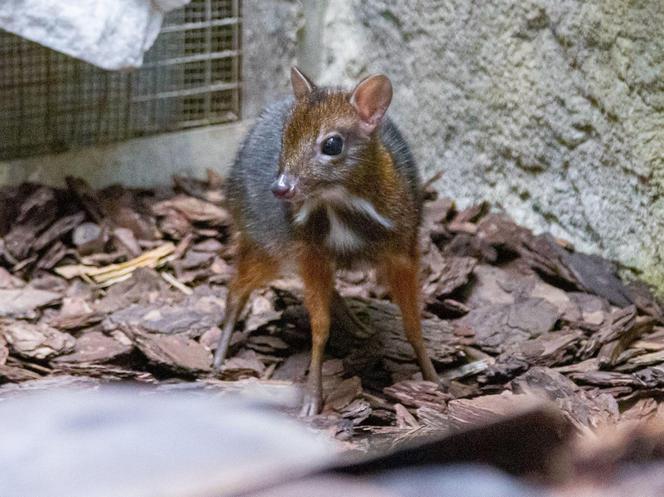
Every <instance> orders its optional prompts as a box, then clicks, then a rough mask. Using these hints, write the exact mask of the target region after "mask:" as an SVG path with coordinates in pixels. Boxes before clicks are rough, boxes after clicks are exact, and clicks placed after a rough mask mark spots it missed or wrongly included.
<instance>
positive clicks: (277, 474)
mask: <svg viewBox="0 0 664 497" xmlns="http://www.w3.org/2000/svg"><path fill="white" fill-rule="evenodd" d="M0 426H1V427H2V428H1V429H0V432H1V438H2V444H0V495H2V497H28V496H30V497H40V496H44V497H46V496H49V497H79V496H80V497H102V496H111V495H114V496H120V495H122V496H123V497H147V496H151V497H166V496H169V497H170V496H173V497H189V496H192V497H193V496H196V497H204V496H210V497H212V496H220V495H236V494H237V492H238V490H244V489H246V488H248V487H249V488H250V487H251V486H254V487H256V486H262V485H264V484H266V483H269V482H272V481H275V480H277V481H280V480H281V479H283V478H284V475H285V474H288V475H289V477H297V476H301V475H303V474H305V473H309V472H311V471H312V470H314V469H318V468H320V467H321V466H323V464H325V463H329V462H330V461H331V459H332V457H334V455H335V450H334V449H333V447H332V446H331V444H330V443H328V442H326V441H325V440H323V439H322V438H321V437H320V436H316V435H313V434H312V433H311V432H309V431H308V430H307V429H305V428H304V427H302V426H300V425H298V424H297V423H296V422H295V421H293V420H290V419H287V418H286V417H285V416H284V415H280V414H278V413H276V412H270V410H269V409H268V408H267V407H264V406H263V407H260V406H259V405H257V403H256V402H252V401H248V400H246V399H245V400H242V399H239V398H238V399H235V400H229V399H228V398H224V399H220V398H219V397H218V396H216V395H215V394H214V393H213V392H209V391H205V392H203V393H202V394H201V393H199V394H196V393H193V392H181V391H173V392H159V391H151V390H148V389H145V388H131V387H126V388H101V389H100V390H79V391H74V390H69V391H66V390H55V391H54V390H52V391H42V392H34V393H28V394H23V395H21V394H18V395H16V396H14V397H12V398H10V399H7V400H5V401H3V402H1V403H0Z"/></svg>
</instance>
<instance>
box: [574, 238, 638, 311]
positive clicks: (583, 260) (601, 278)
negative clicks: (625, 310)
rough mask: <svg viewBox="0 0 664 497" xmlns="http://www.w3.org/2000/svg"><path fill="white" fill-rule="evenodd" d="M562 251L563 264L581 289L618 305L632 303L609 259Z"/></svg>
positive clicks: (625, 305)
mask: <svg viewBox="0 0 664 497" xmlns="http://www.w3.org/2000/svg"><path fill="white" fill-rule="evenodd" d="M562 253H563V257H562V259H563V262H564V264H565V265H566V266H567V267H568V268H569V270H570V272H571V273H572V274H573V275H574V278H575V279H576V281H577V282H578V283H577V284H578V285H579V286H580V287H581V288H582V289H584V290H585V291H587V292H588V293H594V294H595V295H599V296H600V297H604V298H606V299H607V300H608V301H609V302H611V303H612V304H613V305H616V306H618V307H627V306H629V305H631V304H632V299H631V295H630V291H629V289H628V288H627V287H626V286H625V285H624V284H623V282H622V281H620V279H619V278H618V276H616V270H615V268H614V267H613V266H612V264H611V263H609V261H607V260H606V259H604V258H602V257H600V256H598V255H594V254H593V255H588V254H582V253H579V252H571V253H570V252H567V251H563V252H562Z"/></svg>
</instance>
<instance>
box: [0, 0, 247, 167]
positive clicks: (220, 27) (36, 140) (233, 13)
mask: <svg viewBox="0 0 664 497" xmlns="http://www.w3.org/2000/svg"><path fill="white" fill-rule="evenodd" d="M240 28H241V1H240V0H192V1H191V3H190V4H189V5H188V6H186V7H185V8H183V9H178V10H175V11H173V12H171V13H169V14H168V15H167V16H166V19H165V20H164V25H163V27H162V30H161V33H160V35H159V37H158V38H157V40H156V42H155V44H154V46H153V47H152V48H151V49H150V50H149V51H148V52H147V53H146V55H145V63H144V65H143V67H141V68H140V69H138V70H136V71H132V72H125V73H122V72H107V71H103V70H101V69H98V68H96V67H94V66H91V65H89V64H86V63H84V62H81V61H79V60H76V59H73V58H71V57H68V56H66V55H63V54H60V53H58V52H55V51H53V50H49V49H48V48H45V47H42V46H41V45H38V44H36V43H32V42H30V41H27V40H24V39H22V38H19V37H17V36H14V35H12V34H10V33H7V32H4V31H0V159H9V158H15V157H22V156H28V155H36V154H42V153H48V152H57V151H63V150H67V149H69V148H72V147H77V146H85V145H94V144H101V143H109V142H113V141H118V140H124V139H127V138H132V137H137V136H144V135H148V134H154V133H160V132H165V131H173V130H178V129H184V128H190V127H194V126H203V125H209V124H217V123H222V122H228V121H234V120H237V119H239V117H240V53H241V46H240V42H241V36H240Z"/></svg>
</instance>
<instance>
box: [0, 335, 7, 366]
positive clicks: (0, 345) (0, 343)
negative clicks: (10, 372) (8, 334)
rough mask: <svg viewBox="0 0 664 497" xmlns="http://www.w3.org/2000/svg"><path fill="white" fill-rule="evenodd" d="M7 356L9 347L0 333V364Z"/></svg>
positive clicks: (5, 360)
mask: <svg viewBox="0 0 664 497" xmlns="http://www.w3.org/2000/svg"><path fill="white" fill-rule="evenodd" d="M7 357H9V347H8V346H7V341H6V340H5V338H4V337H3V336H2V335H0V366H2V365H4V364H5V362H7Z"/></svg>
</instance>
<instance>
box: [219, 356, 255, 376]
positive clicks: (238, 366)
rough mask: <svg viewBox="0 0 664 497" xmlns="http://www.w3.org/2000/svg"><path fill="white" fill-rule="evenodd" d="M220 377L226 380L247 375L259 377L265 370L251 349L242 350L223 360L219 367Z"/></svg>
mask: <svg viewBox="0 0 664 497" xmlns="http://www.w3.org/2000/svg"><path fill="white" fill-rule="evenodd" d="M220 372H221V377H222V378H223V379H226V380H230V379H235V380H238V379H241V378H247V377H256V378H260V377H261V375H262V374H263V373H264V372H265V364H263V363H262V362H261V361H260V360H259V359H258V356H257V355H256V352H254V351H253V350H243V351H242V352H240V353H238V354H236V355H235V356H233V357H231V358H230V359H227V360H226V361H224V364H223V365H222V367H221V371H220Z"/></svg>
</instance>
